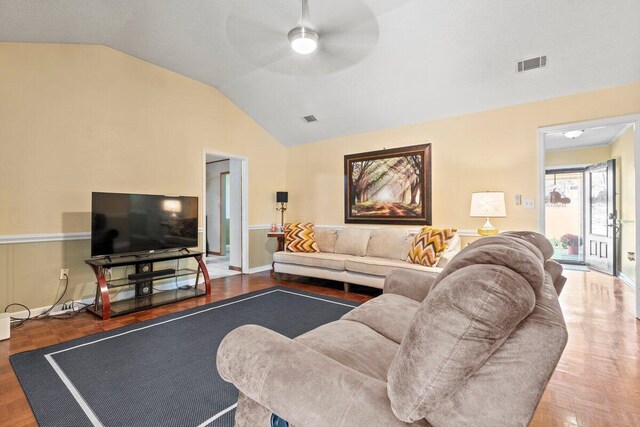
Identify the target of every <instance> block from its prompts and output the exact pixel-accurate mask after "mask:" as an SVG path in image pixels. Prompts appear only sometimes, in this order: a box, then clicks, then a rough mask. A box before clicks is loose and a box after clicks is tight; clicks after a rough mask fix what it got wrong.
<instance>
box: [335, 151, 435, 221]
mask: <svg viewBox="0 0 640 427" xmlns="http://www.w3.org/2000/svg"><path fill="white" fill-rule="evenodd" d="M344 183H345V189H344V193H345V199H344V210H345V214H344V222H345V223H361V224H409V225H431V144H423V145H414V146H411V147H402V148H394V149H389V150H380V151H371V152H369V153H359V154H350V155H348V156H344Z"/></svg>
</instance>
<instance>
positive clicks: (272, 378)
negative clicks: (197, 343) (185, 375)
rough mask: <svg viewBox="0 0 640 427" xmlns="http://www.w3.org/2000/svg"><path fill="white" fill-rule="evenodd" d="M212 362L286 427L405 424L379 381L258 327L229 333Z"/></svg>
mask: <svg viewBox="0 0 640 427" xmlns="http://www.w3.org/2000/svg"><path fill="white" fill-rule="evenodd" d="M216 362H217V367H218V372H219V373H220V376H221V377H222V378H223V379H224V380H226V381H228V382H231V383H233V384H234V385H235V386H236V387H237V388H238V389H239V390H240V391H241V392H242V393H244V394H245V395H246V396H247V397H249V398H251V399H253V400H254V401H256V402H257V403H259V404H260V405H262V406H264V407H265V408H267V409H268V410H269V411H271V412H273V413H275V414H277V415H278V416H280V417H281V418H283V419H285V420H287V421H288V422H289V424H290V425H300V426H302V425H304V426H312V427H313V426H328V425H330V426H348V425H389V426H406V425H407V424H406V423H404V422H402V421H400V420H399V419H398V418H396V417H395V415H393V412H392V411H391V403H390V402H389V398H388V395H387V384H386V383H385V382H383V381H380V380H377V379H374V378H371V377H368V376H366V375H364V374H362V373H359V372H357V371H354V370H353V369H351V368H349V367H347V366H345V365H342V364H340V363H339V362H337V361H335V360H333V359H331V358H329V357H327V356H325V355H323V354H321V353H318V352H317V351H315V350H313V349H311V348H309V347H307V346H305V345H304V344H301V343H299V342H297V341H293V340H291V339H289V338H287V337H284V336H282V335H280V334H278V333H276V332H273V331H271V330H269V329H266V328H263V327H261V326H256V325H245V326H241V327H239V328H237V329H234V330H233V331H231V332H230V333H229V334H228V335H227V336H226V337H225V338H224V339H223V340H222V343H221V344H220V347H219V348H218V354H217V359H216Z"/></svg>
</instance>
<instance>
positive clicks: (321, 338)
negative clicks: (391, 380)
mask: <svg viewBox="0 0 640 427" xmlns="http://www.w3.org/2000/svg"><path fill="white" fill-rule="evenodd" d="M295 340H296V341H298V342H300V343H302V344H304V345H306V346H307V347H310V348H312V349H314V350H315V351H317V352H319V353H322V354H324V355H325V356H327V357H330V358H331V359H333V360H335V361H337V362H340V363H341V364H343V365H346V366H348V367H350V368H351V369H353V370H355V371H358V372H360V373H363V374H365V375H368V376H370V377H372V378H375V379H378V380H382V381H386V378H387V371H388V370H389V365H391V361H392V360H393V357H394V356H395V354H396V352H397V351H398V347H399V346H398V344H396V343H395V342H393V341H391V340H389V339H387V338H385V337H383V336H382V335H380V334H379V333H377V332H376V331H374V330H373V329H371V328H369V327H368V326H366V325H364V324H362V323H358V322H351V321H348V320H336V321H334V322H331V323H327V324H325V325H322V326H320V327H319V328H316V329H314V330H312V331H309V332H307V333H306V334H303V335H300V336H299V337H297V338H295Z"/></svg>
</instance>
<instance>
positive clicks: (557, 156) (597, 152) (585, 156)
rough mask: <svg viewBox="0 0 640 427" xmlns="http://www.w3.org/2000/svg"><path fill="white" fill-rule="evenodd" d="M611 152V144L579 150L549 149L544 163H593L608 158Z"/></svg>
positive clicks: (547, 164)
mask: <svg viewBox="0 0 640 427" xmlns="http://www.w3.org/2000/svg"><path fill="white" fill-rule="evenodd" d="M610 152H611V147H610V146H609V145H603V146H600V147H591V148H581V149H577V150H559V151H547V152H546V153H545V159H544V164H545V166H570V165H591V164H594V163H599V162H603V161H605V160H608V159H609V154H610Z"/></svg>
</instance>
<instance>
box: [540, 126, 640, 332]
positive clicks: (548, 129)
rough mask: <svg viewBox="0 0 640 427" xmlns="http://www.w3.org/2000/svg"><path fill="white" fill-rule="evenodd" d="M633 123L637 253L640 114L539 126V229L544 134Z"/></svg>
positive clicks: (639, 311)
mask: <svg viewBox="0 0 640 427" xmlns="http://www.w3.org/2000/svg"><path fill="white" fill-rule="evenodd" d="M622 124H631V125H633V126H634V133H633V147H634V150H633V151H634V164H635V168H636V170H635V172H636V174H635V175H636V194H635V196H636V197H635V198H636V202H635V203H636V254H637V253H638V252H639V251H638V248H639V247H640V245H639V243H640V227H639V226H638V225H639V224H640V197H639V196H638V191H639V190H640V114H629V115H626V116H618V117H606V118H603V119H596V120H586V121H582V122H573V123H564V124H559V125H553V126H545V127H540V128H538V138H537V139H538V199H539V200H540V203H538V231H539V232H540V233H544V228H545V224H544V197H545V194H544V172H545V167H544V157H545V154H544V153H545V150H544V136H545V134H547V133H557V132H567V131H570V130H581V129H585V128H592V127H598V126H610V125H622ZM636 277H640V263H636ZM636 317H637V318H638V319H640V290H639V289H638V287H636Z"/></svg>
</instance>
